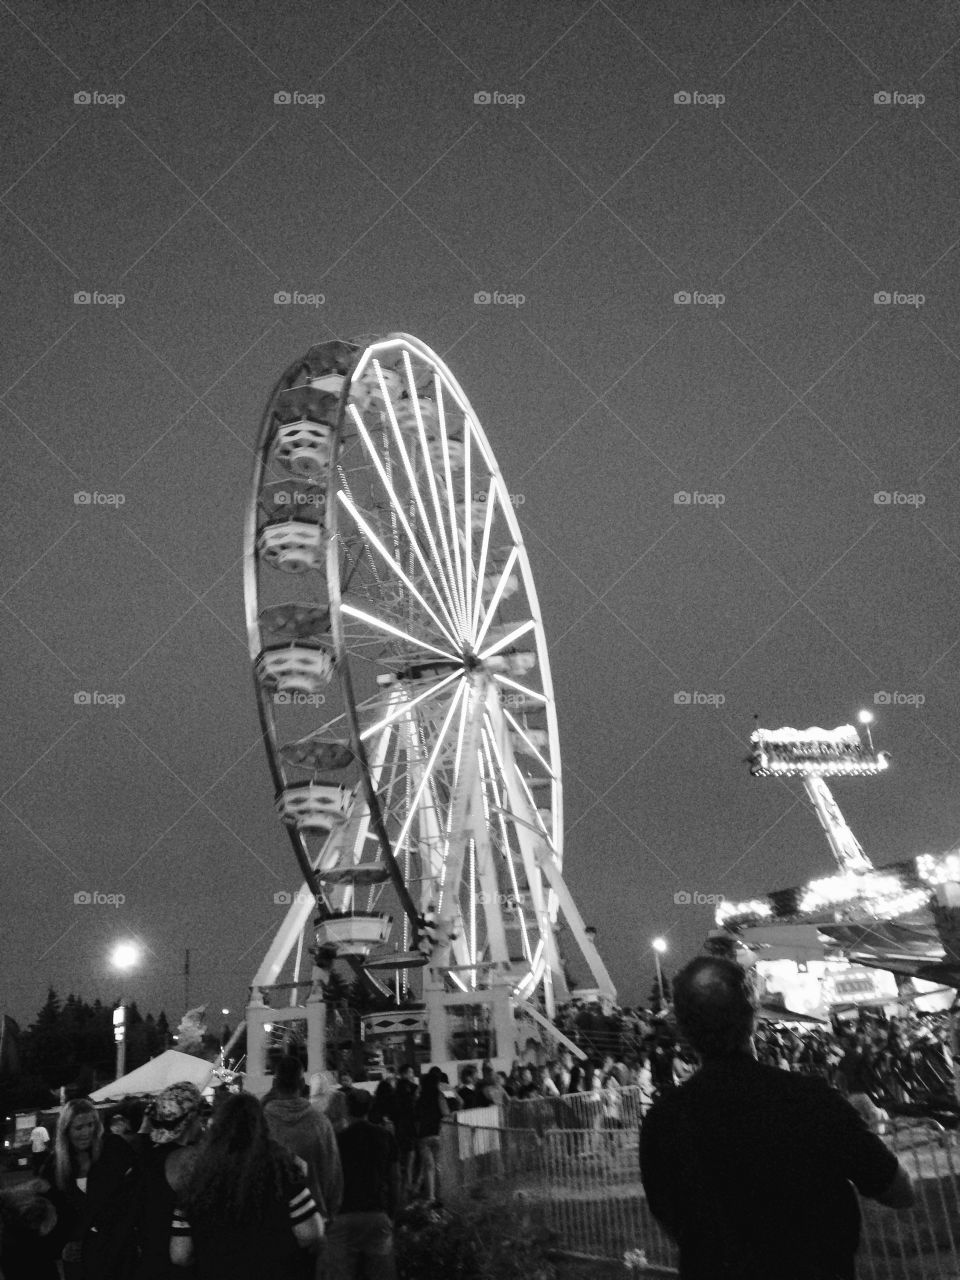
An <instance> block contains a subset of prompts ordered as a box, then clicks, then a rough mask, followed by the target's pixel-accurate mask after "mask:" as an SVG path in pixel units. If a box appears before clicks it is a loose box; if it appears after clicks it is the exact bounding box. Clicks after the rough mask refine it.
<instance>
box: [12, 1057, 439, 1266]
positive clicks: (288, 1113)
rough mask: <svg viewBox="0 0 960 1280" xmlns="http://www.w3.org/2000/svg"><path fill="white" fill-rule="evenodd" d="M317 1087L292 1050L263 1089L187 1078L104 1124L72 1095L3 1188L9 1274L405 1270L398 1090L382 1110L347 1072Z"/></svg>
mask: <svg viewBox="0 0 960 1280" xmlns="http://www.w3.org/2000/svg"><path fill="white" fill-rule="evenodd" d="M429 1079H430V1078H428V1080H425V1081H424V1085H423V1088H422V1089H417V1090H416V1098H415V1103H416V1105H415V1108H414V1112H415V1117H416V1125H417V1129H416V1131H415V1137H416V1141H417V1142H422V1141H423V1139H422V1138H421V1136H420V1135H421V1132H423V1133H424V1134H426V1133H427V1132H428V1130H429V1127H430V1126H429V1123H427V1122H426V1116H427V1113H428V1111H429V1106H430V1089H429ZM306 1091H307V1086H306V1084H305V1082H304V1078H303V1069H302V1066H301V1064H300V1061H299V1059H297V1058H294V1057H284V1058H281V1059H280V1060H279V1061H278V1062H277V1064H276V1070H275V1075H274V1083H273V1088H272V1089H271V1091H270V1093H269V1094H268V1095H267V1096H266V1097H265V1098H264V1099H263V1100H258V1099H257V1098H255V1097H254V1096H253V1095H251V1094H245V1093H234V1092H230V1091H227V1090H224V1091H222V1093H221V1094H220V1095H219V1096H218V1097H216V1098H215V1101H214V1103H213V1105H212V1106H210V1105H208V1104H207V1103H206V1102H205V1101H204V1099H203V1098H202V1096H201V1094H200V1092H199V1091H198V1090H197V1088H196V1086H194V1085H192V1084H189V1083H180V1084H175V1085H172V1086H170V1087H169V1088H167V1089H165V1090H163V1091H162V1092H161V1093H160V1094H159V1095H157V1097H156V1098H154V1099H153V1100H152V1101H151V1102H150V1103H149V1104H148V1105H146V1106H145V1107H144V1106H143V1104H139V1103H132V1104H131V1105H129V1106H124V1107H121V1108H119V1109H117V1111H116V1113H115V1114H114V1115H112V1116H110V1115H109V1114H108V1113H107V1118H106V1123H105V1115H104V1113H101V1111H99V1110H98V1109H97V1107H95V1106H94V1104H93V1103H92V1102H90V1101H89V1100H88V1099H77V1100H74V1101H70V1102H68V1103H67V1104H66V1105H65V1106H64V1107H63V1109H62V1110H61V1112H60V1116H59V1120H58V1123H57V1128H56V1134H55V1136H54V1139H53V1142H52V1147H51V1149H50V1150H49V1152H47V1153H46V1154H45V1155H44V1156H43V1158H42V1159H40V1160H38V1161H37V1163H36V1164H35V1170H36V1176H35V1177H34V1178H33V1179H31V1180H30V1181H29V1182H26V1183H24V1184H22V1185H20V1186H18V1187H15V1188H13V1189H8V1190H5V1191H3V1192H0V1275H2V1277H3V1280H58V1277H61V1276H62V1277H63V1280H173V1278H174V1277H180V1278H181V1280H182V1277H184V1276H191V1277H194V1280H263V1278H264V1277H267V1276H282V1277H284V1280H314V1278H315V1277H319V1276H320V1275H322V1276H323V1277H325V1280H359V1278H360V1277H364V1276H366V1277H371V1280H393V1277H394V1276H395V1274H396V1272H395V1265H394V1256H393V1219H394V1217H395V1215H396V1212H397V1210H398V1208H399V1206H400V1203H401V1196H402V1182H403V1174H402V1172H401V1160H400V1142H399V1141H398V1137H399V1136H401V1135H402V1124H401V1125H400V1128H399V1130H398V1129H397V1128H396V1127H395V1126H394V1124H393V1123H392V1122H391V1123H390V1124H388V1123H386V1119H387V1117H386V1110H387V1103H388V1101H389V1099H388V1098H387V1094H386V1091H383V1092H382V1094H381V1097H380V1100H379V1104H378V1108H377V1112H376V1114H374V1113H373V1112H372V1110H371V1109H372V1106H373V1105H374V1099H373V1097H372V1096H371V1094H370V1093H369V1092H367V1091H363V1090H360V1089H356V1088H353V1087H352V1081H350V1080H349V1078H347V1079H344V1080H342V1081H341V1087H340V1088H339V1089H333V1088H332V1087H331V1086H330V1085H329V1084H328V1083H327V1082H326V1081H324V1080H322V1079H320V1080H317V1081H316V1082H315V1087H314V1089H313V1091H312V1094H313V1096H312V1097H308V1096H305V1095H306ZM328 1112H329V1114H328ZM398 1119H399V1116H398ZM438 1123H439V1122H438ZM427 1140H428V1141H429V1138H428V1139H427ZM38 1154H41V1153H38ZM421 1172H423V1173H424V1174H425V1170H423V1171H421ZM410 1190H411V1192H412V1188H411V1189H410Z"/></svg>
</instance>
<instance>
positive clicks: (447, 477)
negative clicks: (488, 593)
mask: <svg viewBox="0 0 960 1280" xmlns="http://www.w3.org/2000/svg"><path fill="white" fill-rule="evenodd" d="M437 418H438V421H439V425H440V442H441V450H442V454H443V483H444V490H445V493H446V499H447V521H448V528H449V529H450V530H451V531H452V535H453V543H454V545H453V566H452V572H454V574H455V576H456V579H457V582H458V583H459V588H460V600H461V602H463V601H464V600H465V596H464V593H463V578H462V575H461V571H460V555H459V550H458V547H457V532H456V531H457V505H456V499H455V497H454V492H453V469H452V466H451V462H450V445H449V441H448V436H447V415H446V407H445V405H444V403H443V395H442V393H440V392H439V391H438V395H437ZM464 448H466V443H464ZM428 472H429V474H430V476H431V480H430V485H431V491H432V492H434V493H435V492H436V485H435V482H434V480H433V479H432V476H433V469H432V467H431V468H428ZM439 501H440V499H439V495H437V496H436V502H437V505H438V508H439ZM439 518H440V516H439V510H438V519H439ZM444 545H446V544H444ZM466 627H467V618H466V616H465V615H464V618H463V635H464V639H466Z"/></svg>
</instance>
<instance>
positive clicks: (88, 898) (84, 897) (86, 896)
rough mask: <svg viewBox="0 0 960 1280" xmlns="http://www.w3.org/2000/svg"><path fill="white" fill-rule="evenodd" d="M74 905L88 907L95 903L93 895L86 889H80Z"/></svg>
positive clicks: (74, 899)
mask: <svg viewBox="0 0 960 1280" xmlns="http://www.w3.org/2000/svg"><path fill="white" fill-rule="evenodd" d="M73 901H74V905H75V906H78V907H88V906H89V905H90V903H91V902H92V901H93V895H92V894H91V893H89V892H88V891H87V890H86V889H78V890H77V892H76V893H75V894H74V895H73Z"/></svg>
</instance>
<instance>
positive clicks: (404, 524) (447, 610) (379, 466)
mask: <svg viewBox="0 0 960 1280" xmlns="http://www.w3.org/2000/svg"><path fill="white" fill-rule="evenodd" d="M350 411H351V413H352V414H353V416H354V418H355V422H356V427H357V430H358V432H359V434H360V437H361V439H362V440H363V443H364V445H365V446H366V448H367V451H368V452H369V454H370V458H371V461H372V462H373V465H374V468H375V469H376V471H377V474H378V476H379V477H380V483H381V484H382V485H383V487H384V490H385V491H386V493H387V496H388V498H389V499H390V510H391V513H393V515H395V516H396V519H397V521H398V523H399V524H400V526H401V528H402V529H403V531H404V533H405V534H406V536H407V539H408V540H409V546H410V549H411V551H412V552H413V554H414V555H415V556H416V557H417V560H418V561H419V563H420V567H421V569H422V570H423V574H424V577H425V578H426V580H427V582H429V584H430V586H431V588H432V590H433V593H434V595H435V596H436V597H437V601H438V603H439V605H440V607H441V609H443V611H444V614H445V616H446V618H447V622H448V623H449V625H450V628H451V629H452V631H454V632H456V631H457V630H458V626H457V621H456V613H457V609H456V605H455V604H454V602H453V597H452V596H451V594H450V589H449V587H448V585H447V581H446V579H445V578H444V577H443V576H442V575H441V577H440V585H441V586H442V588H443V591H444V594H445V595H446V602H444V600H443V598H442V597H441V595H440V591H439V589H438V587H437V584H436V580H435V577H434V570H433V569H432V568H431V566H430V564H429V563H428V561H427V558H426V556H425V555H424V553H423V549H422V548H421V546H420V541H419V539H418V538H417V537H416V536H415V535H414V532H413V530H412V529H411V527H410V522H409V520H408V519H407V516H406V513H405V512H404V510H403V504H402V503H401V501H400V499H399V497H398V496H397V492H396V489H395V487H394V485H393V483H392V481H391V479H390V477H389V476H388V474H387V470H386V468H385V467H384V465H383V462H382V461H381V459H380V456H379V454H378V453H377V451H376V449H375V448H374V446H373V441H372V440H371V438H370V435H369V433H368V432H367V429H366V427H365V426H364V424H363V419H362V418H361V417H360V415H359V413H357V410H356V406H355V405H351V406H350ZM450 575H451V578H452V576H453V570H452V567H451V570H450Z"/></svg>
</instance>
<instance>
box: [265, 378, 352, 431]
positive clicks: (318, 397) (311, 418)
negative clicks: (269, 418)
mask: <svg viewBox="0 0 960 1280" xmlns="http://www.w3.org/2000/svg"><path fill="white" fill-rule="evenodd" d="M338 408H339V397H338V395H336V394H335V393H334V392H333V391H330V390H325V389H323V388H322V387H314V386H310V385H307V386H300V387H291V389H290V390H289V391H281V393H280V395H278V396H277V416H278V419H279V421H280V422H281V423H283V424H287V423H293V422H302V421H307V422H317V423H324V424H326V425H327V426H331V427H335V426H336V425H337V409H338Z"/></svg>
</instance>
